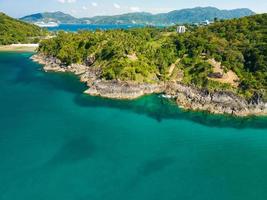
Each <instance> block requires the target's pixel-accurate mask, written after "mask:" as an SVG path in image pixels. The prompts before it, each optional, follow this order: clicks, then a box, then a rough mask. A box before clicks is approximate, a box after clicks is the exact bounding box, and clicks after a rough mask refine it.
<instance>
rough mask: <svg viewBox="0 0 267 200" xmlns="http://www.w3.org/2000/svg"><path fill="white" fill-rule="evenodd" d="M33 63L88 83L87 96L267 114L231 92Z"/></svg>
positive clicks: (42, 59)
mask: <svg viewBox="0 0 267 200" xmlns="http://www.w3.org/2000/svg"><path fill="white" fill-rule="evenodd" d="M32 60H33V61H35V62H38V63H40V64H42V65H44V67H43V69H44V70H45V71H53V72H71V73H74V74H76V75H77V76H79V77H80V80H81V82H84V83H86V84H87V86H88V89H87V90H86V91H85V93H86V94H89V95H92V96H101V97H106V98H113V99H136V98H138V97H141V96H143V95H148V94H153V93H158V94H159V93H162V94H165V95H166V96H168V97H170V98H173V99H174V100H175V101H176V102H177V104H178V105H179V106H180V107H182V108H184V109H188V110H196V111H197V110H199V111H208V112H210V113H215V114H229V115H234V116H242V117H244V116H251V115H267V102H263V101H262V99H261V98H260V97H257V96H255V97H254V98H252V99H250V100H246V99H244V98H241V97H239V96H237V95H235V94H234V93H231V92H225V91H217V92H209V91H207V90H204V89H198V88H195V87H193V86H188V85H184V84H182V83H180V82H173V81H170V82H160V83H153V84H149V83H135V82H130V81H127V82H125V81H119V80H112V81H108V80H103V79H101V71H99V68H95V67H92V66H90V67H89V66H87V65H80V64H71V65H69V66H65V65H64V64H62V63H61V61H60V60H58V59H56V58H53V57H47V56H46V55H43V54H35V55H33V56H32Z"/></svg>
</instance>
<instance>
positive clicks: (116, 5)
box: [113, 3, 121, 9]
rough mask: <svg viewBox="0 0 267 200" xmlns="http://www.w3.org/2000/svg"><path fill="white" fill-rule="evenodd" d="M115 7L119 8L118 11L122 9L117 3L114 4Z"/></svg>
mask: <svg viewBox="0 0 267 200" xmlns="http://www.w3.org/2000/svg"><path fill="white" fill-rule="evenodd" d="M113 6H114V8H117V9H120V8H121V6H120V5H119V4H117V3H114V4H113Z"/></svg>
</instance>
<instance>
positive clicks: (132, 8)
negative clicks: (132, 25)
mask: <svg viewBox="0 0 267 200" xmlns="http://www.w3.org/2000/svg"><path fill="white" fill-rule="evenodd" d="M130 10H131V11H132V12H140V8H139V7H137V6H132V7H130Z"/></svg>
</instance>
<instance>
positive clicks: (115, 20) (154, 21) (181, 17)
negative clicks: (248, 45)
mask: <svg viewBox="0 0 267 200" xmlns="http://www.w3.org/2000/svg"><path fill="white" fill-rule="evenodd" d="M253 14H255V13H254V12H253V11H251V10H249V9H247V8H242V9H234V10H219V9H217V8H214V7H196V8H190V9H182V10H175V11H172V12H169V13H162V14H155V15H153V14H151V13H146V12H137V13H127V14H122V15H114V16H96V17H92V18H80V19H78V18H75V17H73V16H71V15H68V14H64V13H62V12H54V13H37V14H33V15H28V16H25V17H22V18H21V20H23V21H26V22H31V23H35V22H41V21H43V22H58V23H63V24H70V23H72V24H73V23H76V24H77V23H90V24H144V25H172V24H177V23H197V22H201V21H204V20H210V21H212V20H213V19H214V18H219V19H231V18H240V17H244V16H249V15H253Z"/></svg>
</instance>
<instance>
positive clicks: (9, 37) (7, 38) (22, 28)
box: [0, 13, 46, 45]
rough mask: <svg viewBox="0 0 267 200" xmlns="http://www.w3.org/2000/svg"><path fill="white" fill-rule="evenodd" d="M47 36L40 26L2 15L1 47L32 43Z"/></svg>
mask: <svg viewBox="0 0 267 200" xmlns="http://www.w3.org/2000/svg"><path fill="white" fill-rule="evenodd" d="M44 34H46V32H45V31H44V30H43V29H41V28H39V27H38V26H35V25H32V24H28V23H25V22H22V21H19V20H16V19H13V18H11V17H9V16H7V15H5V14H4V13H0V45H7V44H14V43H32V42H36V40H38V38H37V37H39V36H42V35H44Z"/></svg>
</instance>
